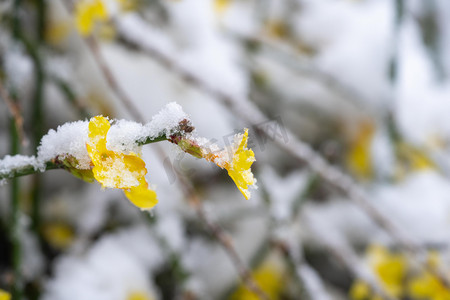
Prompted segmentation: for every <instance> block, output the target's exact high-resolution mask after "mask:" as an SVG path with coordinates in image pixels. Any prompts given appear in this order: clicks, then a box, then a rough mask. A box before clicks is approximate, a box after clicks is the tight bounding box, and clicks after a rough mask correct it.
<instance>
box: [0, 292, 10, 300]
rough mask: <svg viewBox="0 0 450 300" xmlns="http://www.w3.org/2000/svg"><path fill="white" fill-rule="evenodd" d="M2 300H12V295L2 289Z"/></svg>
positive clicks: (0, 299)
mask: <svg viewBox="0 0 450 300" xmlns="http://www.w3.org/2000/svg"><path fill="white" fill-rule="evenodd" d="M0 300H11V294H10V293H8V292H6V291H4V290H2V289H0Z"/></svg>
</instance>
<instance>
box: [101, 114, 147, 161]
mask: <svg viewBox="0 0 450 300" xmlns="http://www.w3.org/2000/svg"><path fill="white" fill-rule="evenodd" d="M143 132H144V126H142V125H141V124H139V123H136V122H132V121H127V120H118V121H115V122H114V125H113V126H111V129H110V130H109V131H108V136H107V143H106V147H107V148H108V149H109V150H112V151H118V152H123V153H129V152H133V153H138V152H139V148H138V144H137V142H136V141H138V140H140V139H142V138H143V137H142V133H143Z"/></svg>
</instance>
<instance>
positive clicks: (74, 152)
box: [38, 121, 91, 169]
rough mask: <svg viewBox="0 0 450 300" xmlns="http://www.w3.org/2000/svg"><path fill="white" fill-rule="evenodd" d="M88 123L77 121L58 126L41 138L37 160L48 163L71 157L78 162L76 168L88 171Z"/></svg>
mask: <svg viewBox="0 0 450 300" xmlns="http://www.w3.org/2000/svg"><path fill="white" fill-rule="evenodd" d="M87 142H88V122H87V121H77V122H72V123H66V124H63V125H61V126H58V129H57V130H54V129H50V131H49V132H48V133H47V134H46V135H45V136H44V137H43V138H42V140H41V144H40V146H39V148H38V159H39V160H40V161H50V160H52V159H54V158H56V157H57V156H59V157H62V158H64V157H67V156H73V157H75V158H76V159H77V160H78V164H79V165H78V168H80V169H89V165H90V162H91V160H90V158H89V155H88V153H87V149H86V143H87Z"/></svg>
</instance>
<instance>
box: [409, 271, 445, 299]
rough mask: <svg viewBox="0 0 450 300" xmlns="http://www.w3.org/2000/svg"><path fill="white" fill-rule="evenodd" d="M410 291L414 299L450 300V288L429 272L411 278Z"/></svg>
mask: <svg viewBox="0 0 450 300" xmlns="http://www.w3.org/2000/svg"><path fill="white" fill-rule="evenodd" d="M408 293H409V295H410V296H411V297H412V298H413V299H430V300H450V290H449V289H448V288H446V287H445V286H444V285H443V284H442V283H441V282H440V280H439V279H438V278H436V276H434V275H432V274H430V273H429V272H423V273H422V274H421V275H420V276H418V277H415V278H413V279H412V280H410V282H409V283H408Z"/></svg>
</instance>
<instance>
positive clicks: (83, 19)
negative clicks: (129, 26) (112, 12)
mask: <svg viewBox="0 0 450 300" xmlns="http://www.w3.org/2000/svg"><path fill="white" fill-rule="evenodd" d="M107 17H108V14H107V11H106V7H105V5H104V4H103V2H102V1H101V0H81V1H78V2H77V5H76V7H75V21H76V26H77V29H78V31H79V32H80V33H81V34H82V35H84V36H87V35H89V34H91V33H92V31H93V29H94V25H95V23H96V22H99V21H105V20H106V19H107Z"/></svg>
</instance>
